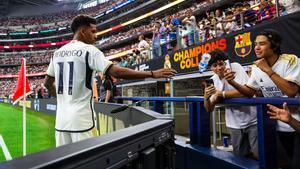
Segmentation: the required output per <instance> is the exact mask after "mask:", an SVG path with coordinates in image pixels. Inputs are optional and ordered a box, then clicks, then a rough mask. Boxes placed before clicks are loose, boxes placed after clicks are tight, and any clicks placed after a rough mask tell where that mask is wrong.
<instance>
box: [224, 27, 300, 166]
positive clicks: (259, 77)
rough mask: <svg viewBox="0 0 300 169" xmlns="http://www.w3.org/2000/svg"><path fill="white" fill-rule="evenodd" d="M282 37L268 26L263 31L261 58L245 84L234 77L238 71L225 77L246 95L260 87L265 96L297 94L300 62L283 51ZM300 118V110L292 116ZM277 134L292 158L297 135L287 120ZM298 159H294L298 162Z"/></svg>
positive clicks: (258, 39)
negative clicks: (281, 47) (282, 52)
mask: <svg viewBox="0 0 300 169" xmlns="http://www.w3.org/2000/svg"><path fill="white" fill-rule="evenodd" d="M280 46H281V37H280V35H279V33H278V32H276V31H275V30H271V29H266V30H264V31H262V32H260V33H259V34H258V35H257V37H256V40H255V53H256V56H257V57H258V60H257V61H256V62H255V66H253V68H252V73H251V76H250V79H249V81H248V83H247V84H246V85H241V84H238V83H237V82H236V81H235V80H234V74H235V72H233V71H231V70H228V71H227V72H226V73H225V78H226V80H227V81H228V82H229V84H231V85H232V86H233V87H234V88H235V89H237V90H238V91H239V92H240V93H242V94H243V95H245V96H248V97H252V96H253V95H254V93H255V92H256V91H257V90H261V91H262V93H263V95H264V97H295V96H297V95H298V92H299V85H300V63H299V62H298V57H297V56H295V55H291V54H283V55H282V54H281V49H280ZM292 116H293V118H295V119H297V120H299V119H300V115H299V113H295V114H293V115H292ZM277 131H278V132H277V134H278V136H279V140H280V142H281V144H282V145H283V147H284V149H285V151H286V152H285V153H286V154H287V155H288V157H289V158H290V160H292V159H293V154H297V151H300V150H296V149H294V146H295V145H297V144H299V143H296V142H297V141H295V138H296V137H297V134H298V133H296V132H295V130H294V129H293V128H292V127H291V126H289V125H288V124H286V123H283V122H281V121H278V123H277ZM295 160H296V159H293V161H295Z"/></svg>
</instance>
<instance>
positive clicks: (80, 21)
mask: <svg viewBox="0 0 300 169" xmlns="http://www.w3.org/2000/svg"><path fill="white" fill-rule="evenodd" d="M90 24H96V19H95V18H93V17H91V16H89V15H82V14H81V15H77V16H76V17H75V18H73V20H72V24H71V30H72V32H73V33H76V31H77V30H78V29H79V28H80V27H81V26H90Z"/></svg>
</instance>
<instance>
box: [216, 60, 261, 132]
mask: <svg viewBox="0 0 300 169" xmlns="http://www.w3.org/2000/svg"><path fill="white" fill-rule="evenodd" d="M230 66H231V69H232V70H233V71H234V72H236V74H235V79H234V80H235V81H236V82H237V83H240V84H242V85H243V84H246V83H247V80H248V79H249V77H248V75H247V73H246V72H245V70H244V68H243V67H242V66H241V65H240V64H239V63H231V64H230ZM211 78H212V79H213V81H214V86H215V88H216V89H217V90H219V91H226V90H234V89H235V88H234V87H232V86H231V85H230V84H229V83H228V82H227V80H225V79H222V80H221V79H220V78H219V76H218V75H216V74H215V75H213V76H212V77H211ZM225 121H226V126H227V127H230V128H234V129H244V128H247V127H249V126H252V125H255V124H257V117H256V107H255V106H239V107H226V108H225Z"/></svg>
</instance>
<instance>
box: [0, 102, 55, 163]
mask: <svg viewBox="0 0 300 169" xmlns="http://www.w3.org/2000/svg"><path fill="white" fill-rule="evenodd" d="M26 112H27V114H26V118H27V120H26V121H27V122H26V125H27V139H26V141H27V154H32V153H35V152H40V151H43V150H47V149H50V148H54V147H55V129H54V123H55V116H54V115H48V114H45V113H42V112H36V111H32V110H29V109H27V111H26ZM22 125H23V124H22V107H14V106H12V105H9V104H6V103H0V134H1V135H2V137H3V139H4V141H5V144H6V146H7V148H8V150H9V152H10V154H11V156H12V158H16V157H20V156H22V154H23V148H22V142H23V138H22V133H23V131H22ZM5 160H6V159H5V157H4V154H3V152H2V148H1V147H0V162H3V161H5Z"/></svg>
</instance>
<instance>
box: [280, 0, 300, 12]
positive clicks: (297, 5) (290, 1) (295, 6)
mask: <svg viewBox="0 0 300 169" xmlns="http://www.w3.org/2000/svg"><path fill="white" fill-rule="evenodd" d="M279 3H280V5H282V6H284V7H285V10H286V11H287V13H288V14H290V13H293V12H297V11H299V10H300V1H299V0H279Z"/></svg>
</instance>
